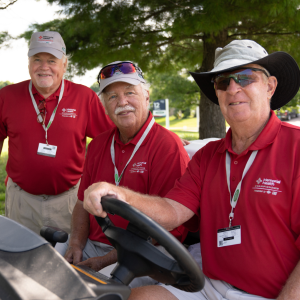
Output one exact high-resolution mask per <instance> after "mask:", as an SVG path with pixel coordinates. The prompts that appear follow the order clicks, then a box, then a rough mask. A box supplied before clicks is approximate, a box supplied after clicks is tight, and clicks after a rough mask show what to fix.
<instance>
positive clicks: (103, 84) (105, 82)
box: [99, 75, 146, 95]
mask: <svg viewBox="0 0 300 300" xmlns="http://www.w3.org/2000/svg"><path fill="white" fill-rule="evenodd" d="M115 82H126V83H129V84H132V85H138V84H140V83H145V82H146V81H145V80H142V78H141V80H140V79H134V78H128V77H126V76H121V75H119V76H117V77H116V78H114V77H110V78H108V79H102V80H101V82H100V91H99V95H100V94H101V93H102V92H103V90H104V89H105V88H106V87H107V86H108V85H110V84H112V83H115Z"/></svg>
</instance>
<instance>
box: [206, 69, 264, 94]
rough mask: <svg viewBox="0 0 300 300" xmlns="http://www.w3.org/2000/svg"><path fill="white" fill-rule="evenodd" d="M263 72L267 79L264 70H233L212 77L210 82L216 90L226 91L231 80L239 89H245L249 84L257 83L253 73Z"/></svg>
mask: <svg viewBox="0 0 300 300" xmlns="http://www.w3.org/2000/svg"><path fill="white" fill-rule="evenodd" d="M258 71H260V72H263V73H264V74H265V75H266V76H267V77H269V75H268V74H267V72H266V71H265V70H262V69H257V68H246V69H239V70H234V71H230V72H226V73H222V74H219V75H217V76H216V77H214V78H213V79H212V80H211V82H212V83H214V84H215V89H216V90H222V91H226V90H227V87H228V86H229V84H230V79H231V78H232V79H233V80H234V81H235V82H236V83H237V84H239V85H240V86H241V87H245V86H247V85H249V84H250V83H253V82H255V81H257V76H256V75H255V73H254V72H258Z"/></svg>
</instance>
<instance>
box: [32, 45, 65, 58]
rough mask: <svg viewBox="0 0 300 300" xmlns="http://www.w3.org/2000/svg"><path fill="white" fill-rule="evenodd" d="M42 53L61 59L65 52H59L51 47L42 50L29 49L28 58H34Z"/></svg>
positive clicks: (41, 48)
mask: <svg viewBox="0 0 300 300" xmlns="http://www.w3.org/2000/svg"><path fill="white" fill-rule="evenodd" d="M42 52H45V53H50V54H52V55H53V56H55V57H57V58H58V59H61V58H62V57H63V52H61V51H58V50H56V49H53V48H49V47H40V48H34V49H29V51H28V57H30V56H33V55H35V54H37V53H42Z"/></svg>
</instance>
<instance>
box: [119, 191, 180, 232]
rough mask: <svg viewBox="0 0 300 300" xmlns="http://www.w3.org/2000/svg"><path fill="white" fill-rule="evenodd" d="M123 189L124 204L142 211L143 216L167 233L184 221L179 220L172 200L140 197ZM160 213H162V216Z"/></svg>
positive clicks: (140, 195) (146, 196)
mask: <svg viewBox="0 0 300 300" xmlns="http://www.w3.org/2000/svg"><path fill="white" fill-rule="evenodd" d="M121 189H123V192H124V194H125V199H126V202H128V203H129V204H130V205H132V206H133V207H135V208H137V209H138V210H140V211H142V212H143V213H144V214H145V215H147V216H149V217H150V218H151V219H153V220H154V221H156V222H157V223H159V224H160V225H161V226H163V227H164V228H165V229H167V230H168V231H171V230H172V229H174V228H176V227H178V226H179V225H181V224H182V223H183V222H184V221H185V220H181V218H180V217H179V216H178V214H177V211H176V209H175V208H174V206H173V205H172V202H174V201H172V200H170V199H167V198H160V197H154V196H149V195H142V194H139V193H136V192H133V191H131V190H129V189H126V188H121ZM161 212H164V213H163V214H162V213H161Z"/></svg>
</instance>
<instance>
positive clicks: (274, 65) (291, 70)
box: [190, 52, 300, 110]
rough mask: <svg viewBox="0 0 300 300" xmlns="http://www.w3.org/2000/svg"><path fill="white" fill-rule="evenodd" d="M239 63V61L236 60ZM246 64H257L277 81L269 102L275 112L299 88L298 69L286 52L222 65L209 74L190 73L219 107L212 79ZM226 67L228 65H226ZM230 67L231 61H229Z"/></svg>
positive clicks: (299, 76) (299, 74) (299, 72)
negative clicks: (235, 63)
mask: <svg viewBox="0 0 300 300" xmlns="http://www.w3.org/2000/svg"><path fill="white" fill-rule="evenodd" d="M236 61H239V62H240V63H241V61H240V60H236ZM248 64H258V65H261V66H262V67H264V68H265V69H267V70H268V71H269V73H270V74H271V75H272V76H275V77H276V78H277V81H278V85H277V88H276V91H275V93H274V95H273V97H272V100H271V109H272V110H275V109H278V108H280V107H282V106H283V105H285V104H287V103H288V102H289V101H290V100H292V99H293V98H294V96H295V95H296V94H297V92H298V90H299V86H300V71H299V67H298V65H297V63H296V61H295V60H294V58H293V57H292V56H290V55H289V54H288V53H286V52H274V53H272V54H270V55H268V56H266V57H264V58H261V59H259V60H256V61H252V62H242V63H241V64H239V65H235V66H233V67H227V68H226V63H225V64H223V65H222V69H219V68H215V69H213V70H212V71H211V72H203V73H195V72H190V74H191V75H192V76H193V78H194V80H195V81H196V83H197V84H198V86H199V87H200V89H201V90H202V92H203V93H204V94H205V96H206V97H208V98H209V99H210V100H211V101H212V102H214V103H215V104H217V105H219V103H218V98H217V96H216V93H215V89H214V84H213V83H212V82H211V80H212V78H213V77H214V76H215V75H217V74H219V73H221V72H226V71H232V70H236V69H237V68H239V67H243V66H245V65H248ZM227 66H228V64H227ZM231 66H232V60H231Z"/></svg>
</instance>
